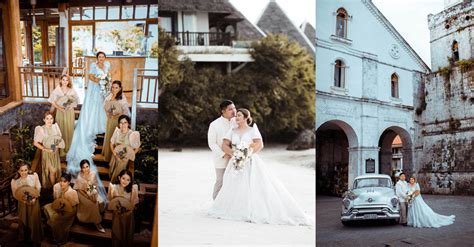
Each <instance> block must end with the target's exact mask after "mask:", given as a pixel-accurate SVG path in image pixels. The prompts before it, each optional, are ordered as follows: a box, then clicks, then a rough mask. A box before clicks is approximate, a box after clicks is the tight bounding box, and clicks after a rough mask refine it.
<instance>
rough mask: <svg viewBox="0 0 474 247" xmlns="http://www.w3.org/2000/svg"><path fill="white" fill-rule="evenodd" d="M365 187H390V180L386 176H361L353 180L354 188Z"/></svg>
mask: <svg viewBox="0 0 474 247" xmlns="http://www.w3.org/2000/svg"><path fill="white" fill-rule="evenodd" d="M367 187H387V188H392V181H390V179H388V178H361V179H357V180H356V181H355V182H354V189H360V188H367Z"/></svg>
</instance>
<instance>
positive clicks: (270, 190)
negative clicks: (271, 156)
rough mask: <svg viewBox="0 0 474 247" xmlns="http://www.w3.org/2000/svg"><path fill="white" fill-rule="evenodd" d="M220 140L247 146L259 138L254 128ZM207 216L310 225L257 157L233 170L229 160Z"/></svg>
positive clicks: (283, 188)
mask: <svg viewBox="0 0 474 247" xmlns="http://www.w3.org/2000/svg"><path fill="white" fill-rule="evenodd" d="M224 138H225V139H228V140H231V141H232V144H236V145H237V144H239V143H241V141H242V142H244V143H247V144H250V143H252V142H253V139H262V136H261V135H260V132H259V131H258V129H257V128H249V129H248V130H246V132H244V133H243V134H242V136H240V135H239V134H238V133H236V132H235V131H233V130H231V131H229V132H228V134H227V135H226V136H225V137H224ZM209 215H210V216H211V217H215V218H219V219H227V220H236V221H247V222H253V223H266V224H279V225H314V220H313V219H312V218H311V217H310V216H308V215H306V214H305V213H304V211H303V210H302V209H301V207H300V206H299V205H298V204H297V203H296V201H295V200H294V199H293V197H292V196H291V194H290V193H289V192H288V191H287V190H286V188H285V187H284V186H283V185H282V184H281V182H280V181H279V180H278V179H277V178H276V177H275V176H274V175H273V174H272V173H271V171H270V170H269V169H267V168H266V165H265V163H264V162H263V161H262V160H261V159H260V157H259V156H258V154H253V155H252V156H251V158H250V160H249V161H248V162H247V163H246V164H245V166H244V168H243V169H241V170H236V169H235V168H234V166H233V164H232V159H231V160H230V161H229V164H228V165H227V168H226V170H225V173H224V182H223V186H222V189H221V190H220V192H219V194H218V195H217V197H216V199H215V201H214V204H213V206H212V207H211V209H210V210H209Z"/></svg>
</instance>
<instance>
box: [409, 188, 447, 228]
mask: <svg viewBox="0 0 474 247" xmlns="http://www.w3.org/2000/svg"><path fill="white" fill-rule="evenodd" d="M409 189H410V191H412V192H415V191H416V190H419V189H420V185H419V184H418V183H416V185H415V186H413V187H411V186H409ZM455 217H456V216H454V215H450V216H446V215H441V214H437V213H435V212H434V211H433V210H432V209H431V208H430V206H428V204H426V203H425V201H424V200H423V197H421V194H420V195H418V196H416V197H415V198H414V199H413V201H412V203H411V205H410V206H409V207H408V219H407V225H409V226H413V227H434V228H438V227H442V226H447V225H451V224H453V223H454V219H455Z"/></svg>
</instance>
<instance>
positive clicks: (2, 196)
mask: <svg viewBox="0 0 474 247" xmlns="http://www.w3.org/2000/svg"><path fill="white" fill-rule="evenodd" d="M15 175H16V172H14V173H13V174H11V175H10V176H8V177H6V178H5V179H4V180H2V182H0V206H1V210H0V217H1V218H3V217H5V216H7V215H9V214H11V213H13V212H14V211H15V210H16V203H15V199H14V198H13V194H12V189H11V185H10V181H11V180H12V179H13V178H14V177H15Z"/></svg>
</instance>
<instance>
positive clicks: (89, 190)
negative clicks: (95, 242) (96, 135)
mask: <svg viewBox="0 0 474 247" xmlns="http://www.w3.org/2000/svg"><path fill="white" fill-rule="evenodd" d="M80 166H81V171H80V172H79V174H78V175H77V179H76V183H75V184H74V189H75V190H76V191H77V195H78V197H79V205H78V206H77V219H78V220H79V221H80V222H84V223H94V225H95V227H96V228H97V230H98V231H99V232H105V229H104V228H103V227H102V225H101V224H100V222H101V221H102V217H101V215H100V207H99V203H103V202H104V200H103V199H102V198H100V196H99V193H98V189H99V184H98V182H97V177H96V173H95V172H94V171H91V169H90V164H89V161H88V160H86V159H85V160H82V161H81V163H80Z"/></svg>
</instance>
